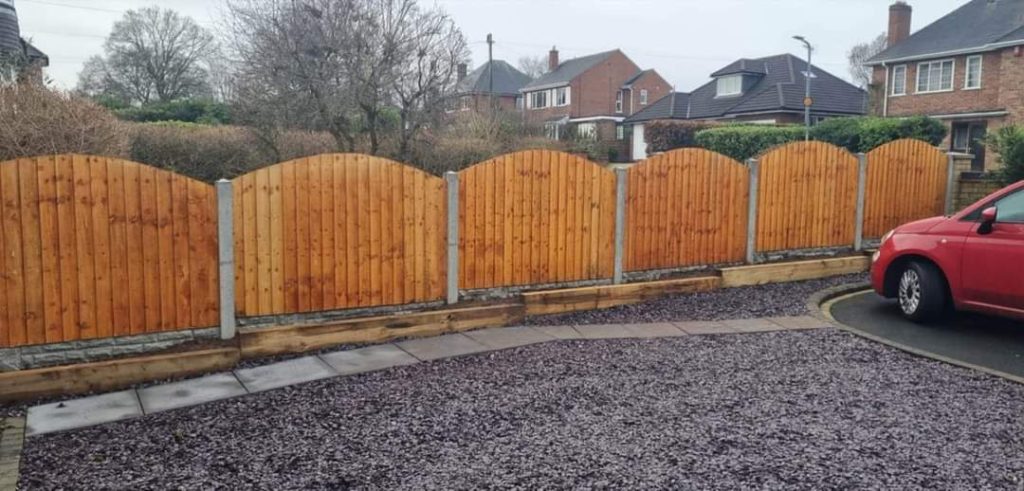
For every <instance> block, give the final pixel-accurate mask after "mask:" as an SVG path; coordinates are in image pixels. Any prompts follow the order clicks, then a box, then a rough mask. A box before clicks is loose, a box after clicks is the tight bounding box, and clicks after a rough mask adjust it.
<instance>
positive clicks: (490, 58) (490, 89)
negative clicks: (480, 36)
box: [487, 33, 495, 118]
mask: <svg viewBox="0 0 1024 491" xmlns="http://www.w3.org/2000/svg"><path fill="white" fill-rule="evenodd" d="M487 79H488V80H487V95H488V96H490V98H491V101H490V102H491V117H492V118H493V117H494V113H495V108H494V38H493V37H492V36H491V34H490V33H488V34H487Z"/></svg>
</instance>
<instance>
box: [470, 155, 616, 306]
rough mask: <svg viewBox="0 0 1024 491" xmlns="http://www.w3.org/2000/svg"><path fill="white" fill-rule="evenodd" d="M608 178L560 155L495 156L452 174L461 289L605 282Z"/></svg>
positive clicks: (611, 206)
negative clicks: (456, 190)
mask: <svg viewBox="0 0 1024 491" xmlns="http://www.w3.org/2000/svg"><path fill="white" fill-rule="evenodd" d="M614 237H615V174H613V173H612V172H611V171H608V170H607V169H604V168H602V167H600V166H598V165H596V164H594V163H592V162H590V161H588V160H586V159H583V158H580V157H577V156H574V155H570V154H567V153H562V152H555V151H549V150H530V151H524V152H517V153H512V154H508V155H503V156H500V157H497V158H494V159H492V160H489V161H487V162H483V163H480V164H477V165H474V166H472V167H470V168H468V169H465V170H463V171H462V172H460V173H459V280H460V281H459V285H460V287H461V288H464V289H475V288H491V287H499V286H514V285H537V284H545V283H564V282H570V281H579V280H589V279H598V278H610V277H611V275H612V269H613V267H614V264H613V262H614V257H613V256H614V249H613V247H614Z"/></svg>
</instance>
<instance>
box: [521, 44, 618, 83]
mask: <svg viewBox="0 0 1024 491" xmlns="http://www.w3.org/2000/svg"><path fill="white" fill-rule="evenodd" d="M616 51H618V50H612V51H605V52H603V53H597V54H593V55H588V56H581V57H579V58H573V59H571V60H566V61H564V62H562V63H561V64H559V65H558V68H555V70H554V71H551V72H548V73H545V74H544V75H541V76H540V77H538V78H537V79H536V80H534V81H533V82H530V83H528V84H526V86H525V87H523V90H530V89H535V88H537V89H539V88H542V87H552V86H558V85H565V84H568V83H569V82H571V81H572V79H574V78H576V77H578V76H579V75H580V74H582V73H583V72H585V71H587V70H589V69H590V68H591V67H593V66H594V65H597V64H598V63H601V62H602V61H604V60H606V59H608V57H609V56H611V55H612V54H613V53H615V52H616Z"/></svg>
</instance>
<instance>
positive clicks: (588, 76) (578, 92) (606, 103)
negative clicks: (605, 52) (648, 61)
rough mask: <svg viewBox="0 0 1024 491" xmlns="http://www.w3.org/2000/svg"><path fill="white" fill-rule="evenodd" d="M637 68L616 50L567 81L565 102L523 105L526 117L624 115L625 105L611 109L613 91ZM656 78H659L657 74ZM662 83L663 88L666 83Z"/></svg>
mask: <svg viewBox="0 0 1024 491" xmlns="http://www.w3.org/2000/svg"><path fill="white" fill-rule="evenodd" d="M638 71H640V67H638V66H637V65H636V63H633V62H632V61H631V60H630V59H629V58H627V57H626V55H624V54H623V53H622V52H621V51H616V52H614V53H612V54H611V55H610V56H609V57H608V58H607V59H605V60H604V61H603V62H601V63H600V64H598V65H596V66H594V67H591V68H590V70H587V71H586V72H584V73H583V74H582V75H580V76H579V77H576V79H574V80H573V81H572V82H571V83H570V85H569V86H570V91H571V94H570V96H569V99H570V100H569V105H568V106H565V107H546V108H543V109H526V119H527V121H530V122H532V123H542V122H544V121H549V120H552V119H556V118H559V117H563V116H568V117H570V118H586V117H591V116H622V117H625V116H627V115H628V114H627V113H626V107H625V105H624V107H623V112H622V113H616V112H615V94H616V93H617V92H618V91H619V89H621V88H622V84H624V83H625V82H626V80H629V78H630V77H632V76H633V75H636V72H638ZM645 78H647V77H645ZM656 78H657V79H660V78H661V77H660V76H658V77H656ZM661 82H664V80H661ZM664 85H665V87H666V88H667V86H668V84H667V83H665V84H664ZM650 102H654V100H653V99H652V100H651V101H650Z"/></svg>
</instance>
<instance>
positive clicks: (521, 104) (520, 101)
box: [516, 95, 523, 109]
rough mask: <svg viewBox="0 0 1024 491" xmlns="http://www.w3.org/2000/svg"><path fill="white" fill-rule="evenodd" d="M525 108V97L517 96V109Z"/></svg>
mask: <svg viewBox="0 0 1024 491" xmlns="http://www.w3.org/2000/svg"><path fill="white" fill-rule="evenodd" d="M522 108H523V96H521V95H520V96H516V109H522Z"/></svg>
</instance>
